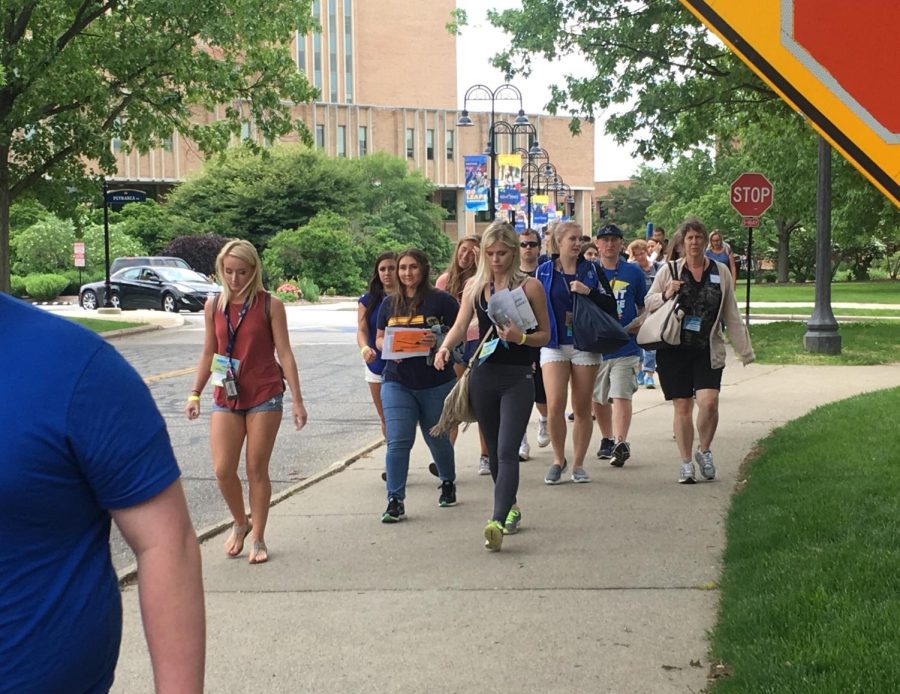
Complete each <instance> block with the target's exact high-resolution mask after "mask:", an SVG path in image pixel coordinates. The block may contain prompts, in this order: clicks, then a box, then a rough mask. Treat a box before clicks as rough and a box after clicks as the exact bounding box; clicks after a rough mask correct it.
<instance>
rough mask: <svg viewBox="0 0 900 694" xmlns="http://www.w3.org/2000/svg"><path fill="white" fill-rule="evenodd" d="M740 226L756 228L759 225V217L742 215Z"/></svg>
mask: <svg viewBox="0 0 900 694" xmlns="http://www.w3.org/2000/svg"><path fill="white" fill-rule="evenodd" d="M741 226H742V227H748V228H749V227H753V228H754V229H756V228H758V227H759V217H742V218H741Z"/></svg>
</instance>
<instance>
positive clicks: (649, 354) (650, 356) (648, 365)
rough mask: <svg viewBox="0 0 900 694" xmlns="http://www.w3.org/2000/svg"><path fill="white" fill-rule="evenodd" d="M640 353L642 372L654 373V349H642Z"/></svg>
mask: <svg viewBox="0 0 900 694" xmlns="http://www.w3.org/2000/svg"><path fill="white" fill-rule="evenodd" d="M641 352H642V353H643V355H644V358H643V367H642V368H643V370H644V371H656V350H655V349H642V350H641Z"/></svg>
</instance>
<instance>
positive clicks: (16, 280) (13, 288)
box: [9, 275, 25, 298]
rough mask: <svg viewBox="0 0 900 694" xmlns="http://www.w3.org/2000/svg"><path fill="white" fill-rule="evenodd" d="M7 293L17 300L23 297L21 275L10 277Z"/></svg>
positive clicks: (23, 288)
mask: <svg viewBox="0 0 900 694" xmlns="http://www.w3.org/2000/svg"><path fill="white" fill-rule="evenodd" d="M9 293H10V294H12V295H13V296H17V297H19V298H21V297H23V296H25V278H24V277H22V276H21V275H10V276H9Z"/></svg>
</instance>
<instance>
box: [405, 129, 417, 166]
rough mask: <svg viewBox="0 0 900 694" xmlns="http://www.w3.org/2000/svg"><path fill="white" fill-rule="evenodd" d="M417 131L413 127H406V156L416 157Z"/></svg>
mask: <svg viewBox="0 0 900 694" xmlns="http://www.w3.org/2000/svg"><path fill="white" fill-rule="evenodd" d="M415 145H416V131H415V130H414V129H413V128H407V129H406V158H407V159H415V158H416V146H415Z"/></svg>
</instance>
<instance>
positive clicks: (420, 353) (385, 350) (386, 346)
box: [381, 326, 431, 359]
mask: <svg viewBox="0 0 900 694" xmlns="http://www.w3.org/2000/svg"><path fill="white" fill-rule="evenodd" d="M397 333H402V335H403V336H404V337H407V338H408V337H409V336H410V335H415V334H418V335H420V336H422V337H424V336H425V335H431V330H430V329H429V328H407V327H405V326H393V327H389V328H385V330H384V341H383V343H382V349H381V358H382V359H409V358H410V357H427V356H428V354H429V353H430V352H431V348H430V347H423V348H422V349H416V350H408V349H405V348H404V349H402V351H397V350H396V349H395V348H394V337H395V336H396V335H397Z"/></svg>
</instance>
